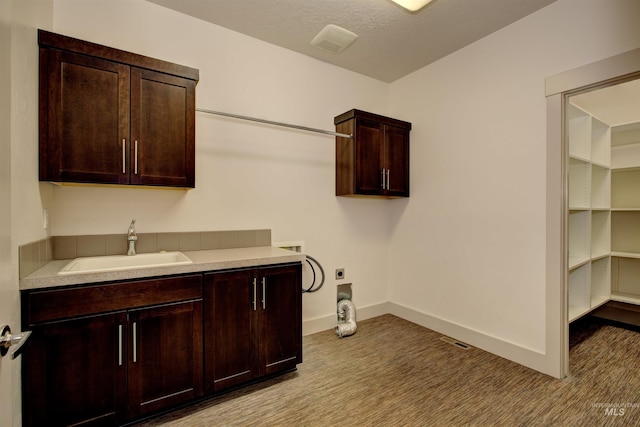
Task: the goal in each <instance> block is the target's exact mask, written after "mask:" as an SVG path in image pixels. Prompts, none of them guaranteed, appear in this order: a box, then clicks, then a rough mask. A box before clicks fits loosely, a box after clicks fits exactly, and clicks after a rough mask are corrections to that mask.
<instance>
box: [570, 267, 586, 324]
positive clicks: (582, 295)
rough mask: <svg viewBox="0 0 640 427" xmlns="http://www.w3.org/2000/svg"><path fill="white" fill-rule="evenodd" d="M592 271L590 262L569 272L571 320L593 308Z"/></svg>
mask: <svg viewBox="0 0 640 427" xmlns="http://www.w3.org/2000/svg"><path fill="white" fill-rule="evenodd" d="M590 273H591V264H590V263H587V264H585V265H583V266H582V267H580V268H577V269H575V270H573V271H571V272H569V321H573V320H575V319H577V318H578V317H580V316H582V315H583V314H585V313H586V312H588V311H589V310H590V309H591V291H590V281H591V277H590V276H591V274H590Z"/></svg>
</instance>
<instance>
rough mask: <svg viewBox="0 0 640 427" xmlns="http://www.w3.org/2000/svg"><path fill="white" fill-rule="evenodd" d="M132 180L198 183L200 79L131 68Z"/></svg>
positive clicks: (183, 185) (185, 185) (135, 182)
mask: <svg viewBox="0 0 640 427" xmlns="http://www.w3.org/2000/svg"><path fill="white" fill-rule="evenodd" d="M131 140H132V144H131V158H132V159H133V162H132V169H131V183H132V184H140V185H164V186H175V187H194V185H195V82H194V81H193V80H189V79H185V78H181V77H176V76H172V75H167V74H162V73H157V72H153V71H149V70H142V69H138V68H132V70H131Z"/></svg>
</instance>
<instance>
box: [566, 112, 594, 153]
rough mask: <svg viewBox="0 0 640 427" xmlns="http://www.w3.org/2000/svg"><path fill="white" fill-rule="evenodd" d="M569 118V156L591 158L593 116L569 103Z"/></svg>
mask: <svg viewBox="0 0 640 427" xmlns="http://www.w3.org/2000/svg"><path fill="white" fill-rule="evenodd" d="M567 120H568V122H569V156H571V157H579V158H582V159H586V160H589V159H591V116H590V115H589V114H588V113H586V112H584V111H582V110H581V109H579V108H578V107H576V106H574V105H571V104H569V106H568V108H567Z"/></svg>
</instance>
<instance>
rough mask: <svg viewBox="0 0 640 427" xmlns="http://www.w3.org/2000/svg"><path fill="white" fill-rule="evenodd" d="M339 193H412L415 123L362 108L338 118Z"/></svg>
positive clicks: (356, 194)
mask: <svg viewBox="0 0 640 427" xmlns="http://www.w3.org/2000/svg"><path fill="white" fill-rule="evenodd" d="M334 124H335V125H336V132H339V133H343V134H347V135H352V138H345V137H340V136H337V137H336V196H381V197H389V198H392V197H409V132H410V131H411V123H409V122H404V121H401V120H397V119H392V118H389V117H384V116H380V115H378V114H373V113H367V112H365V111H360V110H350V111H347V112H346V113H344V114H341V115H339V116H337V117H336V118H335V119H334Z"/></svg>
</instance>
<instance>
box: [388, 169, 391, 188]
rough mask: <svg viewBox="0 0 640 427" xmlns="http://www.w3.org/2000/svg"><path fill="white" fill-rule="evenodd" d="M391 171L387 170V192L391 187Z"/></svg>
mask: <svg viewBox="0 0 640 427" xmlns="http://www.w3.org/2000/svg"><path fill="white" fill-rule="evenodd" d="M390 170H391V169H387V190H388V189H389V185H391V178H390V177H389V171H390Z"/></svg>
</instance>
